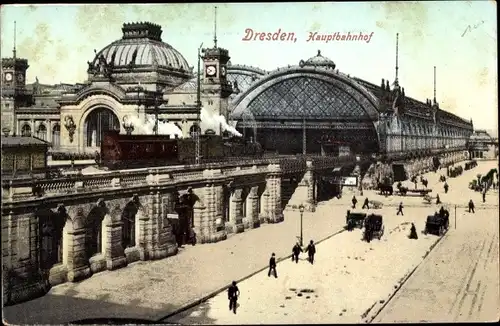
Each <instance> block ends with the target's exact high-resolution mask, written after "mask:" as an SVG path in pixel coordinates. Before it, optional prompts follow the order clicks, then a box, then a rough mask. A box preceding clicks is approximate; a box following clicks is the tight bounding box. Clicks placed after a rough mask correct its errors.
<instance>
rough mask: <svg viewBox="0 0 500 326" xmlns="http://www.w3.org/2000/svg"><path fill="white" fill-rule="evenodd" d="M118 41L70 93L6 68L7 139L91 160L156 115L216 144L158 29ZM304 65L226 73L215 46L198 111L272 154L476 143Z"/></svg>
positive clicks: (332, 68)
mask: <svg viewBox="0 0 500 326" xmlns="http://www.w3.org/2000/svg"><path fill="white" fill-rule="evenodd" d="M122 31H123V36H122V38H121V39H119V40H116V41H114V42H112V43H110V44H109V45H107V46H106V47H104V48H103V49H101V50H100V51H96V53H95V56H94V58H93V59H92V60H91V61H89V62H88V70H87V72H88V79H87V80H86V81H83V82H82V83H79V84H75V85H73V84H59V85H45V84H43V83H42V82H39V80H38V78H37V79H36V82H35V83H33V84H26V73H27V70H28V67H29V65H28V61H27V60H26V59H22V58H19V57H17V55H16V54H15V51H14V56H13V57H12V58H2V71H1V77H2V101H1V102H2V104H1V105H2V107H1V109H2V111H1V112H2V132H3V134H4V135H13V134H15V135H23V136H30V135H31V136H35V137H38V138H41V139H43V140H46V141H48V142H49V143H50V146H51V148H52V151H55V152H72V153H75V152H78V153H95V152H96V151H99V147H100V141H101V139H102V137H103V132H104V131H106V130H110V129H116V130H120V132H122V133H126V132H128V133H132V134H137V133H140V132H141V131H140V129H139V128H137V127H136V128H134V126H133V124H132V123H130V121H131V120H132V119H130V118H131V117H137V118H140V119H142V118H143V117H145V116H146V115H148V114H154V113H157V114H158V116H159V119H160V120H162V121H168V122H171V123H174V124H176V125H177V126H178V127H179V128H180V129H181V130H182V133H183V136H184V137H189V136H190V134H191V132H193V131H194V130H197V128H200V129H201V132H202V133H204V132H206V131H207V130H208V129H211V130H212V131H215V133H216V134H220V133H222V132H223V130H222V128H221V127H215V128H214V127H213V126H204V122H203V121H201V123H199V114H198V113H199V106H198V105H197V86H198V75H197V72H196V71H197V69H196V68H193V67H192V66H190V65H189V63H188V62H187V61H186V59H185V58H184V56H183V55H182V54H181V53H180V52H179V51H177V50H176V49H175V48H173V47H172V46H171V45H169V44H168V43H166V42H164V41H163V40H162V37H161V34H162V30H161V27H160V26H159V25H156V24H152V23H130V24H124V25H123V28H122ZM193 50H194V51H196V50H197V49H193ZM312 55H313V56H312V57H311V58H308V59H305V60H301V61H300V62H299V63H298V64H296V65H288V66H286V67H283V68H279V69H276V70H274V71H264V70H262V69H259V68H256V67H252V66H248V65H237V64H233V63H232V62H231V60H230V59H231V58H230V56H229V51H228V50H226V49H223V48H220V47H218V46H217V44H216V42H215V44H214V46H213V47H211V48H206V49H203V50H202V51H201V76H200V78H199V80H200V89H201V97H200V101H201V106H202V107H203V109H204V110H205V111H206V112H209V113H210V114H213V115H215V116H218V115H223V116H224V117H226V119H227V120H228V121H230V122H231V121H232V122H233V123H235V124H236V128H237V129H238V130H239V131H240V132H241V133H242V134H244V137H255V139H256V140H258V141H259V142H260V143H261V144H262V146H263V148H264V149H265V150H266V151H269V152H277V153H280V154H296V153H303V152H306V153H320V152H321V151H323V146H322V144H323V143H324V141H325V140H327V141H332V143H338V144H342V146H340V148H341V149H342V150H341V152H345V151H347V152H351V153H385V154H388V155H390V154H391V153H398V152H402V151H414V152H417V153H418V152H419V151H428V150H432V149H442V148H450V149H453V147H456V148H464V146H465V144H466V143H467V141H468V139H469V137H470V136H471V134H472V133H473V125H472V121H468V120H465V119H462V118H460V117H458V116H456V115H454V114H452V113H449V112H446V111H444V110H442V109H440V108H439V104H438V102H437V101H436V99H435V98H434V99H433V100H423V101H418V100H416V99H413V98H411V97H410V96H408V95H407V94H406V93H405V89H404V87H402V85H399V83H398V80H397V79H396V80H395V81H389V80H388V79H381V81H379V82H377V83H376V84H374V83H371V82H368V81H365V80H362V79H359V78H356V77H353V76H350V75H349V74H346V73H342V72H340V71H339V69H337V66H336V64H335V63H334V62H333V61H332V60H330V59H328V58H327V57H325V56H324V55H323V54H322V53H321V52H320V51H318V52H317V53H316V54H312ZM233 61H237V58H233ZM196 64H197V63H194V65H195V66H196ZM41 79H43V77H41ZM198 126H199V127H198ZM214 129H215V130H214ZM337 153H339V152H338V151H337Z"/></svg>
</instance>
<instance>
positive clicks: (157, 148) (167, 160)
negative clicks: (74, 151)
mask: <svg viewBox="0 0 500 326" xmlns="http://www.w3.org/2000/svg"><path fill="white" fill-rule="evenodd" d="M199 141H200V159H201V160H202V161H203V162H211V161H221V160H223V159H227V158H231V157H234V158H242V157H252V158H260V157H262V154H263V150H262V146H261V145H260V144H259V143H256V142H254V141H253V140H245V139H242V138H240V137H222V136H217V135H215V134H206V135H201V136H200V139H199ZM195 161H196V141H195V140H194V139H192V138H182V139H181V138H170V136H168V135H122V134H119V133H118V132H117V131H108V132H106V133H105V134H104V138H103V141H102V142H101V153H100V157H99V162H98V163H99V164H100V165H101V166H104V167H107V168H109V169H123V168H139V167H151V166H165V165H179V164H193V163H195Z"/></svg>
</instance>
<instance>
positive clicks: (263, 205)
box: [259, 186, 269, 223]
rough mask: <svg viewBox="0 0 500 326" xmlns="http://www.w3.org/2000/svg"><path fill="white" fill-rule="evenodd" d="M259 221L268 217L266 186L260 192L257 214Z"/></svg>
mask: <svg viewBox="0 0 500 326" xmlns="http://www.w3.org/2000/svg"><path fill="white" fill-rule="evenodd" d="M259 219H260V222H261V223H264V222H266V221H268V219H269V189H268V188H267V186H266V188H265V189H264V191H263V192H262V195H261V198H260V216H259Z"/></svg>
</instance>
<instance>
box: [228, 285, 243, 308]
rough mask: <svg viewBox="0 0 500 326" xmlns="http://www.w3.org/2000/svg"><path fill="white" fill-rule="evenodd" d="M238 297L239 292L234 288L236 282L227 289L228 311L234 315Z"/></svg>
mask: <svg viewBox="0 0 500 326" xmlns="http://www.w3.org/2000/svg"><path fill="white" fill-rule="evenodd" d="M239 295H240V290H239V289H238V287H237V286H236V281H233V283H232V284H231V286H230V287H229V288H228V289H227V297H228V299H229V310H230V311H231V310H232V311H233V312H234V313H236V305H237V301H238V296H239Z"/></svg>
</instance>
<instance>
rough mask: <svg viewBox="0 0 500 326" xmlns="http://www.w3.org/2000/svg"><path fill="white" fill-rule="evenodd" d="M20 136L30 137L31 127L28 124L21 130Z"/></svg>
mask: <svg viewBox="0 0 500 326" xmlns="http://www.w3.org/2000/svg"><path fill="white" fill-rule="evenodd" d="M21 136H23V137H31V126H30V125H29V124H25V125H24V126H23V127H22V129H21Z"/></svg>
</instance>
